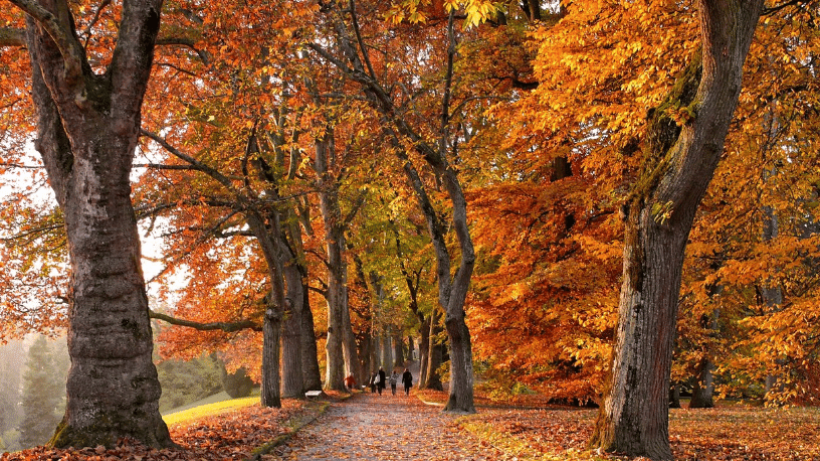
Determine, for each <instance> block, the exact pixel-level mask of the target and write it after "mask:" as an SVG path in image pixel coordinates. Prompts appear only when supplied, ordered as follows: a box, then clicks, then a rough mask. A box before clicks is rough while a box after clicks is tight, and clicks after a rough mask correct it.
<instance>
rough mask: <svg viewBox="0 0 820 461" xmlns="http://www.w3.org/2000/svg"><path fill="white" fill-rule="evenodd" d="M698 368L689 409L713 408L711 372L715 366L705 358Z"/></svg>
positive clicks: (712, 379) (713, 387) (713, 384)
mask: <svg viewBox="0 0 820 461" xmlns="http://www.w3.org/2000/svg"><path fill="white" fill-rule="evenodd" d="M698 368H699V369H698V376H696V379H695V385H694V388H693V389H692V400H690V401H689V408H713V407H714V406H715V402H714V393H715V383H714V378H713V377H712V372H713V371H714V370H715V364H714V363H712V361H711V360H709V359H708V358H707V359H704V360H703V362H701V364H700V366H699V367H698Z"/></svg>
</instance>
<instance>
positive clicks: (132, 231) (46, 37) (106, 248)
mask: <svg viewBox="0 0 820 461" xmlns="http://www.w3.org/2000/svg"><path fill="white" fill-rule="evenodd" d="M9 3H11V4H12V5H14V6H15V7H16V8H17V9H19V10H20V11H23V12H25V13H26V14H27V17H26V32H25V37H26V48H27V49H28V53H29V58H30V65H31V80H30V82H31V91H32V93H31V94H32V97H33V100H34V104H35V106H36V108H37V114H38V117H39V118H38V136H37V141H36V143H35V147H36V148H37V150H38V152H39V153H40V155H41V157H42V159H43V163H44V164H45V167H46V170H47V172H48V177H49V180H50V183H51V186H52V188H53V189H54V192H55V195H56V197H57V202H58V203H59V204H60V207H61V209H62V211H63V214H64V216H65V223H66V224H65V227H66V232H67V235H68V241H69V243H70V259H71V272H72V297H71V307H70V309H71V315H70V319H71V320H70V324H69V345H70V354H71V358H72V363H73V366H72V367H71V371H70V372H69V377H68V383H67V394H68V405H67V408H66V414H65V418H64V421H63V423H61V425H60V427H59V428H58V431H57V433H56V434H55V437H54V438H53V439H52V441H51V443H53V444H54V445H56V446H68V445H79V446H95V445H98V444H103V445H112V444H113V443H115V442H116V440H117V439H118V438H120V437H133V438H135V439H137V440H139V441H141V442H143V443H146V444H148V445H152V446H169V445H171V439H170V436H169V434H168V429H167V427H166V426H165V423H164V422H163V421H162V418H161V416H160V414H159V410H158V408H159V403H158V402H159V396H160V392H161V391H160V386H159V381H158V380H157V372H156V369H155V368H154V364H153V363H152V361H151V352H152V348H153V344H152V334H151V325H150V321H149V319H148V299H147V297H146V294H145V282H144V280H143V276H142V271H141V268H140V242H139V235H138V233H137V226H136V219H135V216H134V211H133V209H132V207H131V200H130V192H131V190H130V181H129V173H130V171H131V160H132V158H133V156H134V150H135V148H136V145H137V139H138V137H139V127H140V107H141V104H142V99H143V95H144V93H145V89H146V86H147V83H148V79H149V76H150V71H151V63H152V58H153V51H154V44H155V42H156V37H157V34H158V32H159V26H160V14H161V11H160V8H161V6H162V1H161V0H151V1H149V0H144V1H125V2H123V4H122V11H121V14H122V19H121V21H120V23H119V26H120V27H119V28H118V30H117V32H118V36H117V38H116V46H115V48H114V50H112V52H111V53H110V54H108V53H104V54H103V55H102V56H101V55H97V54H89V48H88V47H86V46H84V45H83V41H82V39H81V37H80V36H79V34H78V31H77V29H76V27H75V25H76V24H77V21H76V18H75V16H74V12H73V11H72V8H71V6H70V5H69V3H68V2H66V1H62V0H53V1H51V0H49V1H44V2H35V1H32V0H11V1H10V2H9Z"/></svg>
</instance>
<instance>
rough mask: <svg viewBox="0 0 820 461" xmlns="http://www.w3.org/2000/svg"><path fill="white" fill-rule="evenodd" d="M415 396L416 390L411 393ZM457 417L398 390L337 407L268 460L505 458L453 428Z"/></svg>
mask: <svg viewBox="0 0 820 461" xmlns="http://www.w3.org/2000/svg"><path fill="white" fill-rule="evenodd" d="M411 394H412V392H411ZM455 418H456V417H455V416H451V415H447V414H444V413H442V412H441V408H440V407H433V406H428V405H425V404H423V403H422V402H420V401H419V400H418V399H417V398H415V397H413V396H412V395H411V396H410V397H406V396H405V395H404V394H403V392H401V391H397V392H396V396H393V395H391V394H390V389H389V388H388V389H387V390H386V392H385V393H384V395H381V396H379V395H378V394H371V393H369V392H368V393H363V394H360V393H357V394H356V395H354V396H353V397H351V398H350V399H348V400H347V401H344V402H341V403H336V404H333V405H332V406H331V408H329V409H328V411H327V413H326V414H325V415H324V416H322V417H321V418H320V419H319V420H318V421H317V422H315V423H313V424H311V425H310V426H308V427H306V428H304V429H302V431H300V432H299V434H297V435H296V436H295V437H294V438H293V439H291V441H290V442H289V443H288V444H287V445H285V446H282V447H279V448H278V449H276V450H274V452H273V453H272V455H273V456H271V457H270V458H268V459H280V460H300V461H302V460H305V461H307V460H347V459H355V460H363V461H389V460H464V461H467V460H495V459H500V458H501V454H500V453H498V452H497V451H495V450H494V449H493V448H491V447H486V446H480V445H479V443H478V441H477V440H476V439H474V438H472V437H471V436H469V435H468V434H466V433H464V432H460V431H459V430H458V429H457V428H455V427H453V426H454V422H455Z"/></svg>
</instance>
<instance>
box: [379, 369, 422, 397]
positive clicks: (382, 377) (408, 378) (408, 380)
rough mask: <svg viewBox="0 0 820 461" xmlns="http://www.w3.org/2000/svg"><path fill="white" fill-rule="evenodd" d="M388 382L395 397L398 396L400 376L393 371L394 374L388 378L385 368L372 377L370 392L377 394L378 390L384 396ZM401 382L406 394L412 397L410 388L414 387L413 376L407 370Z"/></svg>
mask: <svg viewBox="0 0 820 461" xmlns="http://www.w3.org/2000/svg"><path fill="white" fill-rule="evenodd" d="M388 382H389V383H390V391H391V392H392V393H393V395H396V385H397V384H398V382H399V374H398V373H397V372H396V370H393V373H392V374H391V375H390V376H389V377H388V376H387V373H385V371H384V368H382V367H379V371H377V372H375V373H373V374H372V375H371V376H370V392H371V393H375V392H376V391H377V390H378V392H379V395H382V390H384V389H386V388H387V383H388ZM401 382H402V384H403V385H404V394H405V395H410V388H411V387H413V374H412V373H410V371H409V370H408V369H407V368H405V369H404V373H403V374H402V375H401Z"/></svg>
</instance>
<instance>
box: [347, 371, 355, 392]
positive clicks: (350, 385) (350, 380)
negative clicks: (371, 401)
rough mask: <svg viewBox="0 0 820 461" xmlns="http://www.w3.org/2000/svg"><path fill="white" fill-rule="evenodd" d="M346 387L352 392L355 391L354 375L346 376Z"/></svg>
mask: <svg viewBox="0 0 820 461" xmlns="http://www.w3.org/2000/svg"><path fill="white" fill-rule="evenodd" d="M345 387H346V388H347V390H349V391H350V392H353V389H354V388H355V387H356V378H355V377H354V376H353V375H348V376H347V378H345Z"/></svg>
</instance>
